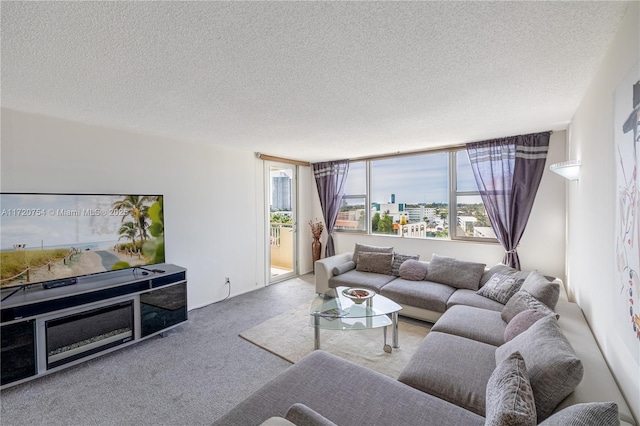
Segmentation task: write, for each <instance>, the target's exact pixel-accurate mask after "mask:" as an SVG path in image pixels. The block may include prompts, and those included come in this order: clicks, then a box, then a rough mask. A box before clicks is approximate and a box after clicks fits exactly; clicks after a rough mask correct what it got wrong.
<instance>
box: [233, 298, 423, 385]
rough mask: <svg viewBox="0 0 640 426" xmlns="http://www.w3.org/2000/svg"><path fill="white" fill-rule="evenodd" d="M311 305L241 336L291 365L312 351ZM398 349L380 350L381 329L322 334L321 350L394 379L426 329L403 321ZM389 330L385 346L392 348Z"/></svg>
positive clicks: (295, 309)
mask: <svg viewBox="0 0 640 426" xmlns="http://www.w3.org/2000/svg"><path fill="white" fill-rule="evenodd" d="M309 306H310V302H308V303H303V304H302V305H300V306H298V307H296V308H294V309H292V310H290V311H288V312H285V313H283V314H280V315H278V316H276V317H274V318H271V319H269V320H267V321H265V322H263V323H262V324H260V325H257V326H255V327H252V328H251V329H249V330H246V331H244V332H242V333H241V334H240V336H241V337H243V338H245V339H247V340H248V341H250V342H252V343H254V344H256V345H258V346H260V347H262V348H264V349H265V350H268V351H270V352H272V353H274V354H276V355H278V356H280V357H282V358H284V359H286V360H288V361H290V362H292V363H295V362H298V361H299V360H300V359H301V358H302V357H304V356H305V355H307V354H308V353H310V352H311V351H313V328H312V327H310V316H309ZM398 328H399V334H398V336H399V342H398V343H399V346H400V347H399V348H396V349H393V351H392V352H391V353H386V352H385V351H384V350H383V342H384V338H383V331H382V330H383V329H382V328H377V329H372V330H347V331H336V330H321V334H320V336H321V337H320V341H321V343H320V345H321V349H322V350H325V351H327V352H331V353H333V354H334V355H337V356H339V357H341V358H344V359H348V360H350V361H353V362H355V363H357V364H360V365H364V366H365V367H368V368H371V369H372V370H375V371H378V372H379V373H382V374H385V375H387V376H389V377H392V378H394V379H395V378H397V377H398V375H399V374H400V371H401V370H402V368H403V367H404V366H405V365H406V363H407V362H408V361H409V358H410V357H411V356H412V355H413V353H414V352H415V350H416V348H417V347H418V345H419V344H420V342H422V340H423V339H424V336H426V335H427V333H428V332H429V329H430V327H429V325H428V324H427V323H422V322H418V321H409V320H405V319H403V318H401V319H400V321H399V323H398ZM391 341H392V337H391V327H388V330H387V342H388V343H389V344H391Z"/></svg>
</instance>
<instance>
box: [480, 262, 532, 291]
mask: <svg viewBox="0 0 640 426" xmlns="http://www.w3.org/2000/svg"><path fill="white" fill-rule="evenodd" d="M494 274H502V275H508V276H510V277H514V278H515V279H518V280H519V279H522V280H525V279H527V277H528V276H529V271H518V270H517V269H514V268H512V267H510V266H507V265H504V264H502V263H498V264H497V265H494V266H492V267H491V268H489V270H488V271H485V273H484V274H482V278H480V287H482V286H483V285H485V284H486V283H487V281H489V280H490V279H491V277H493V275H494Z"/></svg>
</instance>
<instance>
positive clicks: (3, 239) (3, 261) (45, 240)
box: [0, 193, 164, 288]
mask: <svg viewBox="0 0 640 426" xmlns="http://www.w3.org/2000/svg"><path fill="white" fill-rule="evenodd" d="M163 262H164V215H163V198H162V196H161V195H88V194H6V193H4V194H0V269H1V274H0V286H1V287H2V288H7V287H15V286H18V285H25V284H27V285H28V284H37V283H41V282H45V281H51V280H58V279H64V278H69V277H77V276H82V275H88V274H95V273H99V272H107V271H114V270H119V269H126V268H131V267H135V266H144V265H152V264H157V263H163Z"/></svg>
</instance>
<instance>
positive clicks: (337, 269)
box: [331, 260, 356, 277]
mask: <svg viewBox="0 0 640 426" xmlns="http://www.w3.org/2000/svg"><path fill="white" fill-rule="evenodd" d="M352 269H356V262H354V261H353V260H350V261H348V262H345V263H343V264H342V265H338V266H334V267H333V269H332V270H331V272H332V273H333V276H334V277H335V276H336V275H341V274H344V273H345V272H349V271H350V270H352Z"/></svg>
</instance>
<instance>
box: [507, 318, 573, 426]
mask: <svg viewBox="0 0 640 426" xmlns="http://www.w3.org/2000/svg"><path fill="white" fill-rule="evenodd" d="M514 352H520V354H521V355H522V358H523V359H524V362H525V364H526V365H527V376H528V377H529V381H530V382H531V388H532V389H533V396H534V398H535V400H536V412H537V415H538V422H541V421H543V420H545V419H546V418H547V417H549V416H550V415H551V413H553V410H555V408H556V407H557V406H558V404H560V402H562V400H563V399H564V398H565V397H567V395H569V394H570V393H571V392H573V391H574V390H575V388H576V386H578V384H579V383H580V381H581V380H582V375H583V373H584V370H583V366H582V362H581V361H580V359H578V357H576V354H575V352H574V350H573V348H572V347H571V344H570V343H569V341H568V340H567V338H566V337H565V336H564V334H562V331H561V330H560V327H559V326H558V321H557V320H556V319H555V318H554V317H552V316H549V317H545V318H542V319H541V320H539V321H538V322H536V323H535V324H533V325H532V326H531V327H529V329H528V330H527V331H525V332H523V333H521V334H519V335H518V336H516V337H515V338H513V340H511V341H509V342H507V343H505V344H503V345H502V346H500V347H499V348H498V349H496V354H495V356H496V364H499V363H501V362H502V361H504V360H505V359H507V358H508V357H509V355H511V354H512V353H514Z"/></svg>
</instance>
